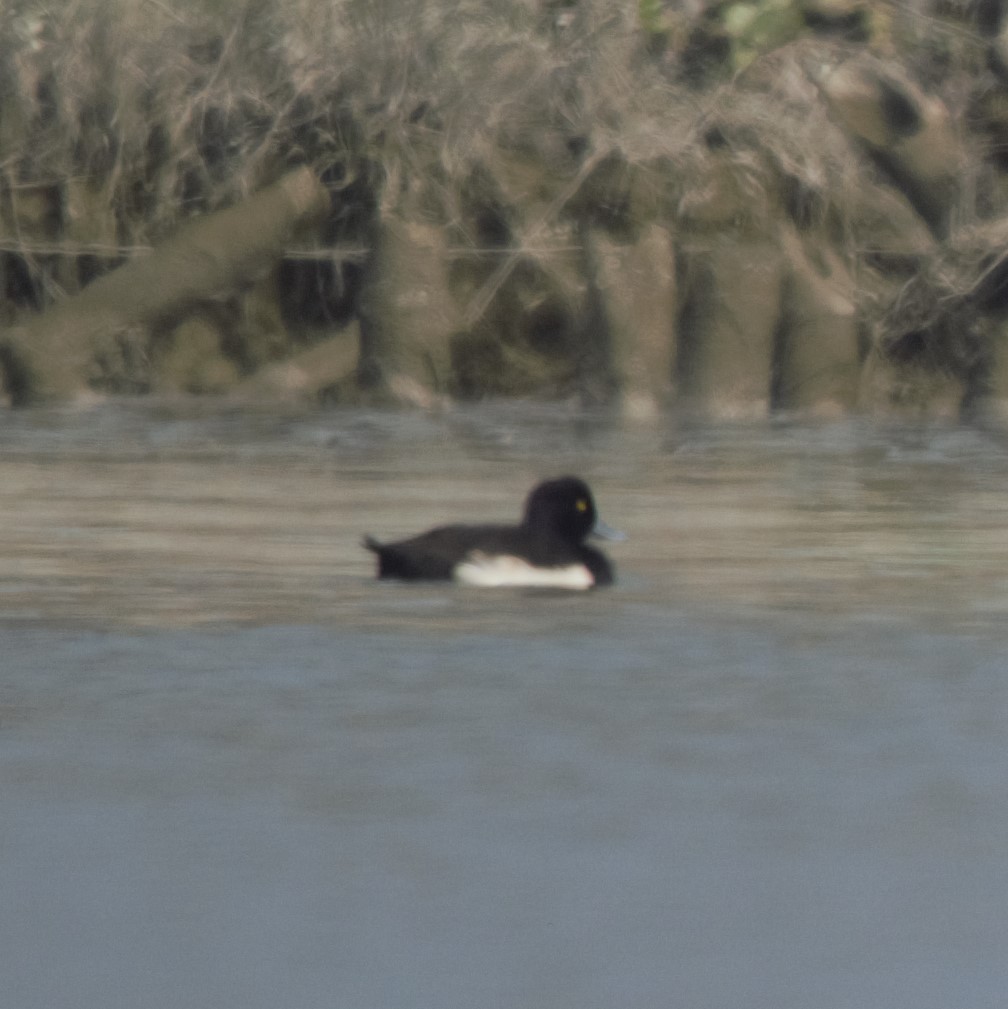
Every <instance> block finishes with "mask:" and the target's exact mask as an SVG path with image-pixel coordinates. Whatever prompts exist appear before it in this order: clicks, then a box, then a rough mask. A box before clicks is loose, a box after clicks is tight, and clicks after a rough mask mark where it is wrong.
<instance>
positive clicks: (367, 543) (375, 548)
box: [361, 535, 382, 554]
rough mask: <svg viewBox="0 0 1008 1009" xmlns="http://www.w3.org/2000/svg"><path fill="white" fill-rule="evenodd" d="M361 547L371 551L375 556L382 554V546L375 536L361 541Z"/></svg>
mask: <svg viewBox="0 0 1008 1009" xmlns="http://www.w3.org/2000/svg"><path fill="white" fill-rule="evenodd" d="M361 546H362V547H363V548H364V549H365V550H370V551H371V553H373V554H380V553H381V552H382V544H381V543H379V542H378V540H376V539H375V538H374V537H373V536H370V535H368V536H365V537H364V538H363V539H362V540H361Z"/></svg>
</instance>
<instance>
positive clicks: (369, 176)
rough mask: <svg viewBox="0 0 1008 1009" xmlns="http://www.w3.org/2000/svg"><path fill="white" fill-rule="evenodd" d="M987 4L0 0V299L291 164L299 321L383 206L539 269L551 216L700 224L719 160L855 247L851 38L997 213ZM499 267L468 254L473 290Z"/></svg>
mask: <svg viewBox="0 0 1008 1009" xmlns="http://www.w3.org/2000/svg"><path fill="white" fill-rule="evenodd" d="M993 6H994V7H996V6H997V5H996V4H995V5H993ZM991 7H992V5H991V4H981V3H969V2H966V0H962V2H958V3H957V2H955V0H944V2H941V3H939V2H937V0H936V2H933V3H923V2H922V3H920V4H915V5H908V4H902V3H895V2H894V3H887V2H879V3H867V2H866V3H858V2H839V0H830V2H808V0H806V2H802V0H752V2H728V3H723V2H716V0H712V2H703V0H682V2H674V0H453V2H451V3H448V2H434V0H64V2H63V3H61V4H60V5H59V7H58V8H56V7H54V6H52V5H46V4H41V3H39V2H38V0H8V2H6V3H5V4H4V5H3V7H2V8H0V95H2V104H0V224H2V228H3V234H2V236H0V238H2V242H3V250H4V251H3V253H2V255H3V283H4V297H3V299H2V301H3V312H4V315H5V318H6V319H7V321H8V322H9V321H11V320H12V319H14V318H16V317H17V316H18V314H19V313H22V312H25V311H29V310H35V309H38V308H41V307H44V306H45V305H47V304H49V303H50V302H51V301H52V300H53V299H54V298H57V297H60V296H62V295H63V294H66V293H68V292H72V291H74V290H75V289H77V288H78V287H79V286H80V285H82V284H84V283H86V282H87V281H88V280H89V279H91V278H92V277H93V276H95V275H96V274H98V273H101V272H102V271H104V270H106V269H108V268H110V267H111V266H114V265H115V264H116V263H118V262H121V261H122V260H123V259H124V258H126V257H128V256H130V255H131V254H132V253H133V251H134V250H136V249H138V248H144V247H147V246H150V245H154V244H156V243H158V242H160V241H161V240H162V239H163V238H164V237H165V236H166V235H169V234H170V233H172V232H173V231H174V230H175V229H177V228H178V226H179V224H180V223H181V222H183V221H184V220H185V219H186V218H188V217H191V216H194V215H198V214H203V213H206V212H207V211H211V210H214V209H217V208H220V207H223V206H227V205H230V204H232V203H234V202H236V201H237V200H239V199H241V198H242V197H244V196H246V195H248V194H250V193H251V192H253V191H255V190H257V189H259V188H261V187H262V186H264V185H267V184H269V183H270V182H272V181H274V180H276V179H277V178H279V177H280V176H281V175H282V174H283V173H284V172H286V171H287V170H289V169H290V168H291V167H293V166H296V165H301V164H307V165H310V166H311V167H312V168H313V169H314V170H315V171H316V172H317V173H318V175H319V176H320V177H321V178H322V180H323V181H324V183H325V184H326V186H327V187H328V189H329V191H330V193H331V195H332V199H333V210H332V213H331V215H330V218H329V220H328V222H327V224H326V226H325V229H324V233H323V235H322V236H321V243H322V245H323V246H328V247H332V248H334V249H342V250H344V254H341V255H333V256H331V257H329V258H328V259H326V257H321V258H320V259H318V260H313V259H311V257H303V258H300V259H299V258H296V257H294V258H291V259H289V260H286V261H285V263H284V265H283V267H282V269H283V276H282V281H283V283H282V295H281V299H282V304H281V306H280V308H281V314H282V315H283V317H284V319H286V320H287V321H288V322H289V323H290V325H291V326H292V327H293V328H294V329H297V328H298V327H299V326H300V327H302V329H303V328H304V327H305V326H313V325H314V326H326V325H329V326H338V325H342V324H343V323H345V322H346V320H347V319H348V318H350V317H352V316H353V315H354V314H355V311H356V299H357V297H358V294H359V286H360V282H361V256H362V255H363V254H364V251H366V250H367V248H368V247H369V246H370V243H371V241H372V238H373V234H374V228H375V227H376V222H377V221H378V220H379V218H380V217H381V215H382V214H384V213H387V212H389V211H391V210H396V209H403V208H405V210H404V213H406V214H407V216H409V217H410V218H411V219H418V220H426V221H429V222H432V223H433V224H436V225H437V226H438V227H440V228H442V229H444V232H445V235H446V236H447V239H446V240H447V242H448V244H449V246H451V247H456V246H458V247H463V248H468V249H471V250H476V251H479V250H483V251H484V252H487V253H492V252H493V251H494V250H500V249H509V250H518V252H522V253H525V254H527V255H525V259H524V260H523V262H524V263H526V264H527V263H529V262H534V260H535V256H536V252H535V249H536V245H537V242H538V241H539V240H540V239H541V238H542V235H543V228H544V226H552V225H555V224H557V223H558V222H563V221H565V220H566V221H575V222H585V221H588V222H590V223H595V224H599V225H601V226H604V227H606V228H609V229H611V230H613V231H619V230H620V229H623V230H624V231H626V232H632V231H633V229H634V228H636V227H639V226H640V223H641V222H642V221H644V220H651V219H656V218H661V219H664V220H668V221H672V220H680V219H681V220H683V221H686V220H688V219H689V210H690V208H693V207H696V206H697V204H698V203H701V202H703V201H704V200H706V199H707V195H706V190H707V189H709V187H710V185H711V184H712V175H711V158H712V156H713V157H714V158H715V160H716V159H717V158H721V159H722V160H723V159H728V160H729V161H730V162H731V169H732V178H733V180H734V183H733V184H735V185H736V186H739V187H741V192H742V194H743V197H744V202H743V205H744V207H745V211H746V213H749V212H752V213H757V212H758V209H759V207H760V206H762V205H764V204H765V205H766V206H768V207H770V208H782V209H781V210H780V212H782V213H784V214H785V215H787V216H788V217H789V218H790V219H791V220H792V221H793V222H794V223H795V224H796V225H797V226H800V227H802V228H808V227H813V226H814V227H819V228H822V229H824V230H825V231H828V232H829V233H830V235H831V236H832V237H833V239H834V240H835V241H836V242H837V243H840V244H843V243H846V246H845V252H848V253H851V254H855V253H856V251H857V250H854V249H853V247H852V245H851V242H852V241H854V239H855V238H856V237H857V236H854V230H853V229H854V226H853V225H852V221H855V220H856V218H857V216H858V213H859V212H860V211H859V209H858V208H859V207H860V204H861V200H860V196H859V194H858V189H859V187H863V186H864V185H865V180H866V178H868V177H869V176H870V173H871V172H872V171H874V169H873V168H872V169H866V168H865V163H864V160H863V159H862V158H861V156H860V153H859V152H858V150H856V145H853V144H852V142H851V140H850V137H849V136H848V135H846V134H844V133H843V132H842V131H840V130H838V129H837V128H836V127H835V124H832V123H831V122H830V120H829V117H828V115H827V113H826V112H825V111H824V107H823V105H822V104H821V102H820V101H819V98H818V88H817V84H816V73H817V72H818V68H820V67H821V66H823V65H825V64H832V63H835V62H838V61H842V60H843V59H844V58H846V57H847V56H849V55H850V54H851V53H852V52H855V51H864V52H868V53H871V54H873V55H874V56H876V57H878V58H879V59H880V60H890V61H893V62H894V63H897V64H899V65H900V66H901V67H902V68H904V70H905V71H906V72H907V73H908V74H909V75H911V76H912V77H913V79H915V80H916V81H919V82H920V83H921V86H922V87H926V88H927V89H928V90H929V91H930V92H932V93H934V94H936V95H938V96H940V97H941V99H942V101H944V102H945V104H946V106H947V107H948V109H949V112H950V114H951V116H952V117H953V119H956V118H958V119H959V120H960V121H962V122H963V123H965V124H967V125H968V126H969V129H970V130H971V135H972V136H973V137H974V138H975V145H974V149H975V152H976V157H975V158H973V159H970V161H969V164H968V166H967V170H968V172H969V173H970V175H971V178H970V179H969V180H967V182H966V184H964V186H963V188H962V192H963V194H964V201H965V202H963V203H962V204H961V205H960V206H958V207H957V208H956V213H957V215H958V219H959V220H962V221H964V222H968V221H970V220H974V219H977V218H982V217H992V216H995V215H998V214H1000V213H1001V212H1002V210H1003V203H1004V198H1003V195H1002V189H1003V185H1002V182H1001V172H1002V170H1003V168H1004V167H1005V166H1006V165H1008V156H1006V155H1005V153H1004V152H1005V150H1008V125H1005V123H1008V112H1006V111H1004V110H1003V109H1002V108H1001V106H1008V98H1006V97H1004V85H1003V81H1002V80H1001V77H1000V75H999V72H998V70H997V67H996V66H995V65H994V63H992V57H991V39H992V38H995V37H996V36H997V33H998V32H999V31H1000V14H999V13H997V14H996V16H993V24H991V23H987V22H992V15H991V13H990V8H991ZM985 17H986V19H987V22H984V21H983V19H984V18H985ZM992 67H993V69H992ZM999 103H1000V104H999ZM1002 131H1003V132H1002ZM736 216H737V215H736ZM852 236H854V238H852ZM47 243H53V244H54V245H57V246H60V248H58V249H54V248H52V247H51V246H50V245H48V244H47ZM71 247H73V248H74V249H75V250H76V251H75V252H74V254H73V255H72V256H68V255H67V252H66V250H67V249H68V248H71ZM355 250H356V252H355ZM495 266H496V261H493V262H491V263H489V264H488V265H484V266H481V265H480V264H479V263H476V264H475V265H472V264H470V267H469V270H470V272H471V273H473V274H474V275H475V277H476V279H475V280H473V279H472V277H470V283H471V285H474V286H475V287H477V288H479V286H480V284H485V283H486V279H487V276H488V275H490V274H492V272H493V269H494V268H495ZM481 271H482V272H481ZM519 272H520V271H519ZM533 272H534V271H533ZM516 275H517V274H516ZM521 275H522V276H524V277H528V276H529V273H528V269H525V273H524V274H521ZM532 286H535V285H534V284H533V285H532ZM515 296H516V297H517V295H515ZM529 297H530V298H531V297H533V296H532V295H530V296H529ZM470 321H471V320H470ZM246 324H247V319H246ZM554 338H555V337H554ZM280 343H281V344H282V343H283V341H282V340H281V341H280ZM268 344H269V340H264V339H260V341H259V345H260V346H266V345H268ZM481 346H484V347H485V340H483V343H481ZM249 347H250V344H249V341H248V340H245V341H244V342H242V341H235V340H233V339H232V340H231V341H230V342H228V341H227V340H225V351H226V352H227V353H229V354H231V355H232V356H233V357H234V359H235V361H236V362H237V363H238V365H239V366H240V368H242V369H245V370H253V369H254V368H255V367H256V366H257V365H258V364H260V363H261V360H262V357H263V355H266V356H269V357H277V356H280V355H282V353H283V352H284V347H283V346H280V345H277V346H274V347H270V346H266V349H265V350H262V349H260V350H259V351H254V352H253V351H251V350H250V349H249ZM512 350H513V352H514V354H515V355H516V356H521V353H522V348H521V347H513V348H512ZM491 357H493V355H491ZM478 384H479V383H478V381H477V382H476V386H478Z"/></svg>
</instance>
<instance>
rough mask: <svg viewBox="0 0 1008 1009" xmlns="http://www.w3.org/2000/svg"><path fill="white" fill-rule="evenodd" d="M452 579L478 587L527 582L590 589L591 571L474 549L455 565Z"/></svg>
mask: <svg viewBox="0 0 1008 1009" xmlns="http://www.w3.org/2000/svg"><path fill="white" fill-rule="evenodd" d="M454 574H455V581H457V582H461V583H462V584H463V585H478V586H480V587H481V588H502V587H506V586H527V587H535V588H550V589H590V588H591V587H592V586H593V585H594V584H595V579H594V577H593V576H592V573H591V572H590V571H589V570H588V569H587V568H586V567H585V566H584V565H583V564H568V565H567V566H566V567H556V568H537V567H536V566H535V565H533V564H529V562H528V561H525V560H522V559H521V558H520V557H507V556H496V557H489V556H487V554H484V553H482V552H480V551H479V550H474V551H473V552H472V553H471V554H469V556H468V557H467V558H466V559H465V560H464V561H462V562H461V563H460V564H457V565H456V566H455V572H454Z"/></svg>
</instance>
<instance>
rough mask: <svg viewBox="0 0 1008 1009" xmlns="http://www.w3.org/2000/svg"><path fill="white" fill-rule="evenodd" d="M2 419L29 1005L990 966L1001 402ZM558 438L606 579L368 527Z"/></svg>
mask: <svg viewBox="0 0 1008 1009" xmlns="http://www.w3.org/2000/svg"><path fill="white" fill-rule="evenodd" d="M0 446H2V450H3V451H2V456H0V474H2V480H0V600H2V601H3V606H4V619H3V621H2V622H0V649H2V656H3V658H2V666H0V670H2V672H0V780H2V781H3V782H4V786H3V794H4V815H3V817H2V818H0V851H2V852H3V859H2V860H0V892H2V893H3V894H4V905H5V910H4V913H3V915H2V916H0V923H2V924H0V972H2V976H3V977H4V990H5V1001H6V1000H7V999H9V1000H10V1004H11V1005H12V1006H18V1007H23V1009H36V1007H39V1009H40V1007H47V1009H48V1007H51V1006H59V1005H70V1004H72V1005H74V1006H84V1007H91V1006H94V1007H99V1006H100V1007H102V1009H110V1007H120V1006H121V1007H126V1006H129V1007H134V1006H137V1005H143V1006H145V1007H160V1006H164V1007H169V1006H170V1007H173V1009H174V1007H177V1006H183V1005H194V1006H195V1005H214V1006H217V1007H230V1006H235V1007H238V1006H241V1007H243V1009H244V1007H259V1006H263V1007H266V1006H270V1007H275V1006H278V1005H285V1006H315V1005H346V1006H352V1007H361V1009H368V1007H382V1009H386V1007H400V1006H401V1007H410V1009H413V1007H428V1006H429V1007H435V1006H437V1007H439V1009H440V1007H455V1006H457V1007H463V1006H464V1007H471V1006H474V1005H493V1006H496V1005H500V1006H508V1007H537V1009H538V1007H564V1009H566V1007H568V1006H569V1007H572V1009H573V1007H577V1009H583V1007H594V1006H598V1007H603V1006H605V1007H611V1006H614V1005H627V1006H634V1007H644V1006H655V1007H659V1006H660V1007H666V1006H670V1005H674V1006H687V1007H691V1009H706V1007H711V1009H713V1007H718V1009H722V1007H725V1006H762V1005H772V1006H775V1007H782V1009H789V1007H794V1009H799V1007H801V1009H807V1007H810V1006H815V1007H824V1009H829V1007H841V1006H843V1007H847V1006H851V1007H853V1006H868V1005H870V1006H886V1007H903V1006H906V1007H911V1006H912V1007H914V1009H928V1007H934V1009H939V1007H940V1009H947V1007H948V1006H950V1005H969V1006H971V1007H974V1006H996V1005H1000V1003H1001V1001H1002V999H1003V992H1004V990H1005V989H1006V982H1008V956H1006V954H1008V949H1006V948H1005V947H1006V945H1008V943H1006V940H1005V935H1006V930H1005V928H1004V925H1005V910H1004V909H1005V907H1008V900H1006V898H1008V861H1006V859H1008V857H1006V855H1005V848H1004V837H1005V836H1006V833H1008V802H1006V799H1008V785H1006V782H1008V754H1006V752H1005V747H1004V738H1005V722H1006V716H1008V679H1006V677H1005V675H1004V672H1005V663H1004V659H1003V656H1004V654H1005V647H1004V646H1005V638H1006V637H1008V632H1006V631H1005V622H1004V616H1005V608H1006V604H1005V599H1006V597H1008V592H1006V576H1005V574H1004V572H1005V571H1006V570H1008V567H1006V562H1008V541H1006V536H1005V532H1004V526H1005V515H1004V511H1005V508H1004V505H1003V503H1002V502H1003V501H1004V500H1005V490H1006V487H1008V460H1006V458H1005V457H1004V456H1003V454H1002V452H1001V451H1000V450H999V449H998V448H996V447H994V446H991V445H990V444H988V443H987V442H986V441H985V440H984V439H983V438H982V437H980V436H978V435H976V434H973V433H970V432H967V431H961V430H956V429H944V428H943V429H933V430H927V431H920V430H917V431H905V430H895V431H880V430H878V429H871V428H868V427H864V426H861V425H858V424H844V425H834V426H828V427H809V426H797V425H786V424H782V425H764V426H759V427H755V428H753V427H738V428H733V427H725V426H721V427H716V428H703V427H700V428H691V429H685V428H679V429H674V430H669V431H667V432H663V433H661V434H660V435H659V434H657V433H655V432H653V431H652V432H644V431H634V430H621V429H619V428H615V427H611V426H607V425H605V424H604V423H602V422H594V421H592V420H591V419H590V418H589V419H585V418H583V417H576V416H573V415H569V414H567V413H565V412H563V411H560V410H558V409H556V408H546V407H534V408H533V407H522V408H521V409H518V408H515V407H494V408H492V409H481V410H479V411H476V410H473V411H465V410H463V411H458V412H455V413H451V414H446V415H445V416H442V417H438V418H430V417H417V416H414V415H408V414H380V413H364V412H348V413H338V412H337V413H327V414H305V415H300V416H290V417H287V418H281V419H277V418H275V417H271V416H266V415H263V416H254V415H253V416H250V415H238V414H235V415H230V416H228V415H223V414H221V413H208V414H207V415H206V416H200V415H194V414H192V413H190V414H188V415H179V414H177V413H171V412H169V411H164V412H162V413H161V414H158V413H157V412H156V411H155V410H154V409H152V408H150V407H144V408H132V407H129V406H117V407H104V408H102V409H100V410H96V411H94V412H89V413H83V414H73V413H69V412H62V413H53V414H18V415H15V416H14V417H12V418H11V419H10V424H9V425H8V426H7V427H6V428H5V431H4V432H3V434H2V435H0ZM562 472H577V473H580V474H582V475H584V476H586V477H588V478H589V479H590V480H591V482H592V485H593V487H594V488H595V490H596V493H597V496H598V498H599V503H600V506H601V509H602V511H603V513H605V514H606V515H607V516H608V517H610V519H611V520H612V521H613V522H614V523H615V524H617V525H619V526H620V527H621V528H623V529H625V530H626V531H627V532H628V533H629V534H630V538H629V539H628V540H627V541H626V542H625V543H621V544H617V545H614V546H612V547H611V548H610V554H611V556H612V557H613V560H614V561H615V563H616V564H617V566H618V570H619V575H620V584H619V585H618V586H617V587H616V588H615V589H613V590H612V591H610V592H606V593H602V592H599V593H591V594H588V595H587V596H583V595H567V594H554V593H542V592H538V593H522V592H512V591H503V592H478V591H472V590H469V591H467V590H462V589H456V588H453V587H445V586H423V587H419V588H418V587H415V586H411V587H406V586H400V585H389V584H382V583H377V582H375V581H374V580H373V578H372V560H371V558H370V557H369V556H368V555H367V554H366V553H365V552H364V551H363V550H361V549H360V548H359V540H360V536H361V534H362V533H364V532H368V531H371V532H376V533H381V534H382V535H388V536H393V535H396V534H397V533H401V532H408V531H410V530H414V529H416V528H419V527H424V526H427V525H431V524H434V523H436V522H439V521H452V520H456V519H460V520H465V519H472V518H474V517H477V518H479V517H486V518H487V519H502V520H509V519H513V518H516V517H517V510H518V509H519V508H520V505H521V500H522V497H523V494H524V492H525V490H526V489H527V487H528V486H529V485H530V484H531V483H532V482H534V480H535V479H537V478H539V477H542V476H547V475H553V474H557V473H562Z"/></svg>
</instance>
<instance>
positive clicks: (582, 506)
mask: <svg viewBox="0 0 1008 1009" xmlns="http://www.w3.org/2000/svg"><path fill="white" fill-rule="evenodd" d="M574 507H575V508H576V509H577V510H578V511H579V512H586V511H588V502H587V501H585V499H584V498H583V497H580V498H578V499H577V501H575V502H574Z"/></svg>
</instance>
